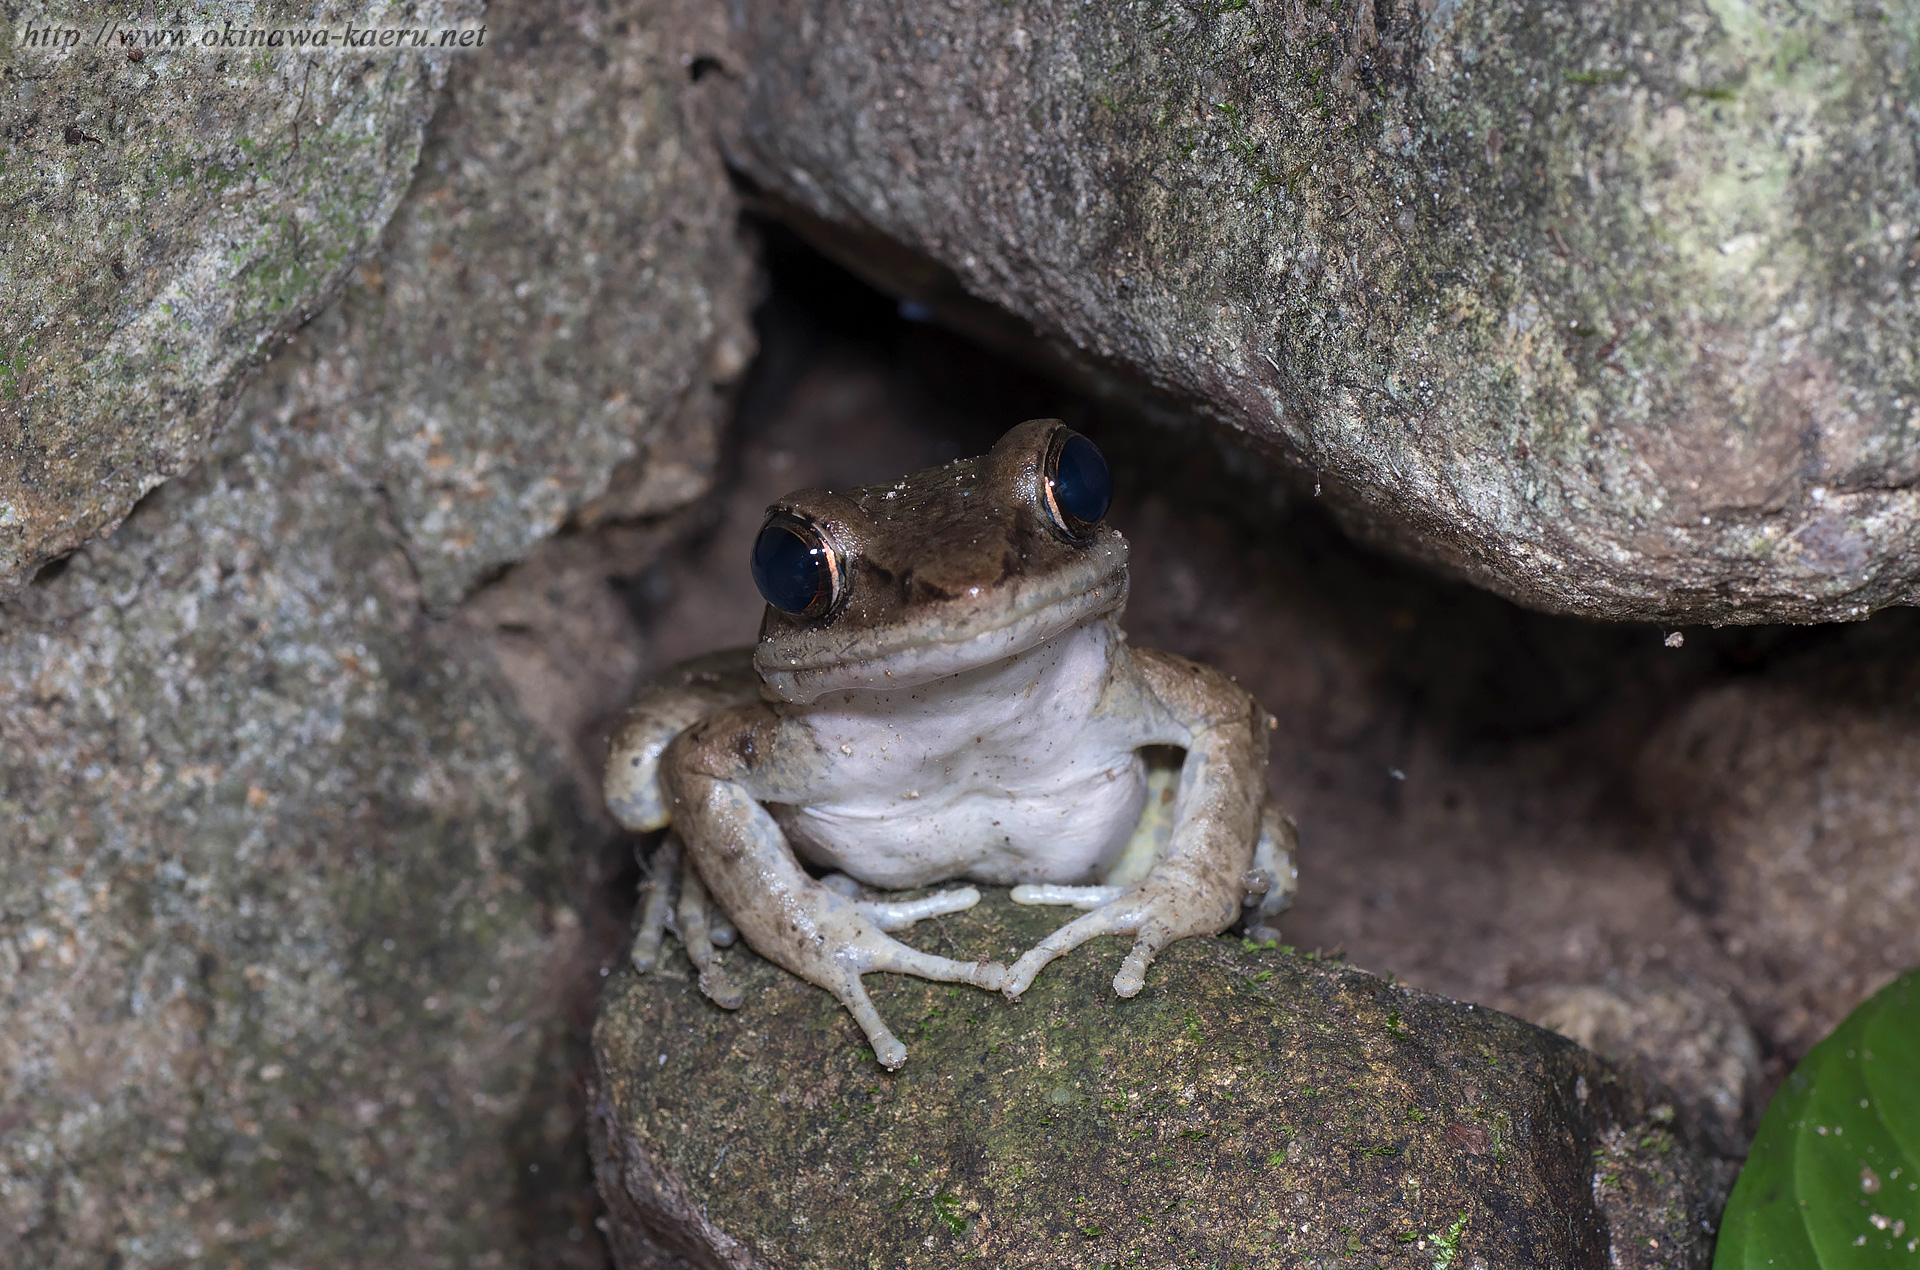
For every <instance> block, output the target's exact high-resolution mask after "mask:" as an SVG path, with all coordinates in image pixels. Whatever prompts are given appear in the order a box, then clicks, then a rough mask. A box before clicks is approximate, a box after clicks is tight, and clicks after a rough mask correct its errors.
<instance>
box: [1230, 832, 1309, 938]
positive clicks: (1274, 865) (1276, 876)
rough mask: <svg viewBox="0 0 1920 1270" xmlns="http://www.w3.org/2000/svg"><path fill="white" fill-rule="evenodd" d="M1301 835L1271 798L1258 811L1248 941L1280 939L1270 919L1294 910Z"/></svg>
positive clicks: (1249, 885)
mask: <svg viewBox="0 0 1920 1270" xmlns="http://www.w3.org/2000/svg"><path fill="white" fill-rule="evenodd" d="M1299 846H1300V835H1299V830H1297V829H1296V828H1295V827H1294V823H1293V817H1292V816H1289V815H1287V813H1286V812H1284V811H1281V810H1280V808H1279V806H1278V805H1276V804H1275V803H1274V801H1273V799H1272V797H1271V796H1269V797H1268V798H1267V800H1266V802H1265V804H1263V805H1262V806H1261V808H1260V838H1259V841H1257V842H1256V843H1254V847H1253V868H1252V869H1251V870H1249V871H1248V873H1247V894H1246V898H1245V899H1244V900H1242V901H1241V902H1242V904H1244V905H1245V907H1246V909H1247V937H1248V938H1249V939H1254V940H1262V941H1264V940H1270V939H1278V938H1280V930H1279V928H1278V927H1276V926H1275V925H1274V924H1273V919H1274V918H1276V917H1278V916H1280V914H1282V913H1284V912H1286V911H1287V910H1288V909H1290V908H1292V907H1293V897H1294V896H1295V895H1297V894H1298V893H1299V891H1300V868H1299V865H1298V863H1297V861H1298V858H1299Z"/></svg>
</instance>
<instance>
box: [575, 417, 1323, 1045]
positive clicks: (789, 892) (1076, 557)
mask: <svg viewBox="0 0 1920 1270" xmlns="http://www.w3.org/2000/svg"><path fill="white" fill-rule="evenodd" d="M1110 490H1111V486H1110V481H1109V476H1108V469H1107V465H1106V462H1105V460H1104V458H1102V456H1101V454H1100V452H1099V450H1098V449H1097V448H1095V447H1094V445H1093V443H1092V442H1091V441H1089V440H1087V438H1085V437H1083V436H1081V435H1079V434H1078V433H1076V432H1074V431H1073V430H1071V429H1070V428H1068V427H1066V426H1065V425H1064V424H1062V423H1061V422H1059V421H1058V420H1053V419H1036V420H1032V421H1030V422H1027V423H1023V424H1021V425H1020V426H1019V427H1017V428H1015V429H1013V430H1012V431H1011V432H1009V433H1007V434H1006V436H1004V437H1002V438H1001V440H1000V441H999V443H998V444H996V445H995V446H994V447H993V449H992V450H991V451H990V452H988V453H987V454H985V455H983V456H981V457H979V458H973V459H963V460H960V461H957V462H954V463H949V464H947V465H946V466H945V467H941V468H934V469H930V470H928V471H924V472H917V473H914V474H913V475H911V476H908V477H904V478H902V479H901V480H899V481H897V482H894V483H892V484H887V485H868V486H862V487H860V488H857V489H852V490H848V491H845V492H844V493H836V492H833V491H830V490H801V491H799V492H798V493H794V494H790V495H788V496H787V497H786V498H784V499H781V500H780V501H779V502H777V503H775V504H774V505H773V506H772V507H771V508H769V509H768V512H767V519H766V523H765V525H764V527H763V528H762V529H761V532H760V536H759V538H758V539H757V541H756V542H755V544H754V550H753V574H754V579H755V581H756V583H757V584H758V585H759V588H760V591H761V594H762V595H763V596H764V597H765V598H766V600H767V611H766V617H765V620H764V621H763V622H762V625H761V629H760V638H759V642H758V644H757V645H756V646H755V647H753V648H750V649H748V648H741V649H730V650H727V651H724V652H719V653H714V654H711V655H709V656H706V657H701V658H696V659H694V660H692V661H689V662H685V663H682V664H681V665H679V666H676V667H674V668H673V669H672V670H671V671H669V672H668V673H667V674H665V675H663V676H662V677H661V678H660V679H658V680H657V681H655V682H654V683H653V684H652V685H650V686H649V687H648V688H646V689H645V690H644V691H643V692H642V693H641V695H640V697H639V700H638V701H637V702H636V703H635V705H634V706H633V709H632V710H631V712H630V713H629V714H628V716H627V718H626V721H625V722H624V724H623V725H622V727H621V728H620V730H619V731H618V733H617V735H616V736H615V738H614V742H613V746H612V750H611V754H610V757H609V760H608V765H607V778H606V795H607V803H608V806H609V807H610V808H611V809H612V810H613V813H614V815H615V816H616V817H617V818H618V819H619V820H620V821H621V823H623V824H625V825H626V826H627V827H628V828H630V829H633V830H636V831H646V830H654V829H660V828H663V827H667V826H671V830H672V831H671V832H670V833H669V834H668V835H667V837H666V839H665V840H664V842H663V844H662V846H661V849H660V851H659V853H658V854H657V856H656V862H655V873H656V877H655V881H654V885H653V889H652V892H651V894H650V895H649V898H648V902H647V905H646V908H645V909H644V910H643V915H642V920H641V928H640V932H639V935H638V937H637V939H636V942H635V946H634V952H633V958H634V964H635V965H636V966H638V967H639V968H640V969H642V970H645V969H648V968H650V967H651V966H652V965H653V964H654V963H655V961H656V959H657V958H658V955H659V951H660V945H661V931H662V929H663V927H665V926H666V925H668V924H669V915H668V907H669V899H668V892H669V889H670V886H671V875H672V874H673V873H674V872H675V871H676V870H678V871H680V872H681V874H682V878H681V884H680V895H679V902H678V905H677V911H676V913H675V915H674V918H673V920H672V924H673V925H674V927H675V930H676V933H677V934H678V935H679V937H680V939H681V942H682V943H683V944H684V946H685V947H686V950H687V953H688V955H689V957H690V958H691V959H692V961H693V963H694V964H695V966H696V967H698V969H699V971H700V987H701V990H702V991H703V992H705V993H706V994H707V995H708V996H709V997H711V998H712V999H713V1000H715V1001H717V1002H718V1003H719V1004H721V1005H723V1006H726V1007H728V1008H734V1007H737V1006H738V1005H739V1004H740V996H741V994H740V992H739V989H738V988H736V987H734V986H733V985H732V984H731V983H730V982H729V981H728V980H727V978H726V976H725V975H724V973H723V972H722V970H721V969H720V967H719V965H718V963H717V961H716V959H715V956H714V952H713V948H714V945H715V944H721V945H724V944H727V943H730V942H731V941H732V935H733V931H734V929H735V928H737V929H738V932H739V933H740V934H741V935H743V936H744V937H745V939H746V941H747V943H748V944H749V945H750V946H751V947H752V948H753V949H754V951H756V952H758V953H759V954H760V955H762V956H764V957H766V958H768V959H769V960H771V961H773V962H776V963H777V964H779V965H781V966H784V967H786V968H787V969H788V970H790V971H792V972H793V973H794V974H796V975H799V976H800V977H801V978H803V979H806V980H808V981H809V982H811V983H815V984H818V985H819V986H821V987H823V988H825V989H827V990H828V991H829V992H831V993H833V994H834V996H835V997H837V998H839V1000H840V1001H841V1002H842V1003H843V1004H844V1005H845V1006H846V1007H847V1008H848V1009H849V1010H851V1011H852V1012H853V1016H854V1018H855V1019H856V1020H858V1021H859V1023H860V1026H861V1027H862V1028H863V1029H864V1030H865V1031H866V1034H867V1037H868V1039H869V1040H870V1041H871V1042H872V1044H873V1050H874V1053H875V1055H876V1056H877V1057H878V1058H879V1060H880V1061H881V1062H882V1063H883V1064H885V1065H886V1066H887V1067H889V1068H896V1067H899V1066H900V1064H901V1063H903V1062H904V1061H905V1059H906V1049H905V1047H904V1046H902V1045H901V1043H900V1041H899V1039H898V1038H897V1037H895V1036H894V1034H893V1033H892V1032H891V1031H890V1030H888V1028H887V1025H886V1023H885V1022H884V1021H883V1020H882V1019H881V1018H880V1015H879V1012H878V1011H877V1010H876V1009H875V1008H874V1006H873V1003H872V1001H871V1000H870V999H869V997H868V995H867V992H866V989H865V988H864V987H863V986H862V984H861V979H860V977H861V976H862V975H863V974H866V973H868V972H870V971H875V970H890V971H895V972H898V973H904V974H912V975H919V976H921V977H923V978H927V979H935V980H944V981H951V982H960V983H971V984H975V985H977V986H979V987H981V988H986V989H989V990H998V991H1000V992H1003V993H1005V994H1006V995H1007V996H1008V997H1010V998H1017V997H1018V996H1019V995H1020V994H1021V993H1022V992H1023V991H1025V989H1026V988H1027V986H1028V985H1029V984H1031V983H1032V982H1033V979H1034V976H1035V975H1037V974H1038V973H1039V972H1040V969H1041V968H1042V967H1043V966H1045V965H1046V964H1047V962H1049V961H1051V960H1052V959H1053V958H1055V957H1058V956H1060V955H1061V954H1062V953H1065V952H1067V951H1068V950H1070V949H1072V948H1075V947H1077V946H1078V945H1080V944H1083V943H1085V942H1086V941H1088V940H1090V939H1092V938H1094V937H1095V936H1098V935H1130V936H1132V938H1133V947H1132V950H1131V951H1130V952H1129V953H1128V954H1127V956H1126V958H1125V960H1124V962H1123V964H1122V965H1121V968H1120V972H1119V974H1118V975H1116V976H1115V977H1114V980H1113V987H1114V991H1115V992H1117V993H1119V994H1120V995H1121V996H1123V997H1129V996H1132V995H1134V994H1135V993H1137V992H1139V991H1140V988H1141V985H1142V982H1143V980H1144V978H1145V976H1146V973H1147V967H1148V965H1149V964H1150V963H1151V962H1152V961H1153V958H1154V956H1155V955H1156V954H1157V953H1158V952H1159V951H1160V950H1161V949H1162V948H1164V947H1166V946H1167V944H1169V943H1171V942H1172V941H1174V940H1176V939H1182V938H1185V937H1187V936H1189V935H1211V934H1215V933H1218V932H1220V931H1223V930H1225V929H1227V927H1229V926H1230V925H1232V924H1233V923H1234V922H1235V921H1236V920H1237V919H1239V918H1240V917H1241V915H1242V913H1243V910H1251V913H1250V922H1251V924H1252V925H1253V928H1254V931H1253V933H1255V934H1256V935H1257V936H1259V937H1266V936H1268V935H1271V934H1272V932H1271V930H1270V929H1266V928H1265V924H1266V922H1267V921H1268V920H1269V919H1271V918H1272V917H1273V915H1275V914H1276V913H1278V912H1280V911H1281V910H1282V909H1284V908H1285V907H1286V906H1287V905H1288V904H1289V903H1290V902H1291V899H1292V896H1293V893H1294V890H1295V885H1296V881H1295V878H1296V874H1295V870H1294V862H1293V830H1292V825H1291V822H1290V821H1289V820H1288V819H1287V818H1286V817H1285V816H1283V815H1282V814H1281V813H1280V811H1279V810H1278V809H1277V808H1276V807H1275V806H1274V804H1273V802H1272V801H1271V799H1270V798H1269V797H1268V795H1267V793H1266V780H1265V778H1266V760H1267V731H1268V729H1269V728H1270V727H1271V726H1273V723H1272V720H1271V719H1270V718H1269V717H1268V715H1267V714H1266V712H1265V711H1263V710H1262V709H1261V708H1260V706H1259V705H1258V704H1257V703H1255V701H1254V700H1253V698H1252V697H1250V696H1249V695H1248V694H1247V693H1246V692H1244V691H1242V690H1241V689H1240V688H1239V687H1237V686H1236V685H1235V684H1234V683H1233V682H1232V681H1231V680H1229V679H1228V678H1227V677H1226V676H1225V675H1223V674H1221V673H1220V672H1219V671H1216V670H1213V669H1210V668H1209V667H1206V666H1202V665H1198V664H1196V663H1194V662H1191V661H1188V660H1186V659H1185V658H1182V657H1177V656H1174V655H1173V654H1171V653H1164V652H1158V651H1155V650H1151V649H1135V648H1130V647H1128V645H1127V641H1126V636H1125V635H1124V634H1123V633H1122V632H1121V630H1120V628H1119V625H1118V620H1119V616H1120V612H1121V609H1122V607H1123V606H1124V604H1125V603H1126V598H1127V543H1126V540H1125V539H1124V538H1122V537H1121V535H1120V534H1119V532H1118V531H1116V530H1114V529H1113V528H1111V527H1109V526H1107V525H1105V524H1103V523H1102V520H1101V518H1102V517H1103V516H1104V515H1105V513H1106V510H1107V505H1108V501H1109V497H1110ZM1156 747H1172V748H1171V749H1160V748H1156ZM1156 754H1170V755H1172V756H1173V757H1172V759H1171V761H1170V762H1168V763H1165V764H1163V765H1161V766H1159V767H1157V768H1156V767H1155V766H1154V765H1153V764H1152V763H1150V761H1149V757H1150V756H1152V755H1156ZM1143 812H1144V813H1145V814H1143ZM689 864H690V865H691V866H692V867H691V868H686V867H685V866H686V865H689ZM948 880H967V881H974V882H983V883H990V884H994V885H1011V886H1012V887H1013V893H1012V898H1013V899H1014V900H1015V901H1017V902H1021V903H1029V904H1061V905H1070V906H1073V907H1076V908H1080V909H1084V910H1087V911H1086V912H1085V913H1084V915H1082V916H1080V917H1078V918H1076V919H1074V920H1073V921H1070V922H1068V923H1066V924H1065V925H1064V926H1062V927H1061V928H1060V929H1059V930H1057V931H1055V932H1054V933H1053V934H1052V935H1050V936H1048V937H1047V938H1046V939H1044V940H1042V941H1041V942H1040V943H1039V944H1038V945H1036V946H1035V947H1034V948H1032V949H1030V950H1029V951H1027V952H1026V953H1025V954H1024V955H1023V956H1021V957H1020V958H1019V959H1018V960H1016V961H1015V962H1014V963H1013V964H1012V965H1011V966H1005V965H1002V964H1000V963H998V962H995V961H989V960H980V961H955V960H951V959H949V958H946V957H937V956H933V955H930V954H928V953H923V952H920V951H918V950H916V949H914V948H911V947H909V946H908V945H906V944H904V943H901V942H900V941H899V940H897V939H895V938H894V937H893V935H892V934H890V933H889V932H892V931H897V930H900V929H902V928H903V927H906V926H909V925H911V924H912V923H913V922H915V921H918V920H920V919H921V918H924V917H928V916H932V915H934V914H938V913H946V912H953V911H956V910H958V909H962V908H966V907H968V906H970V905H972V904H974V903H976V902H977V901H978V899H979V893H978V892H977V891H975V890H974V889H973V888H972V887H962V888H959V889H956V890H949V891H943V892H940V893H937V894H934V895H932V896H929V897H927V898H924V899H919V900H913V901H906V902H899V901H890V900H886V899H881V898H863V895H865V894H866V892H865V891H863V886H864V887H869V888H883V889H897V888H908V887H924V886H928V885H931V884H934V883H938V882H943V881H948Z"/></svg>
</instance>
